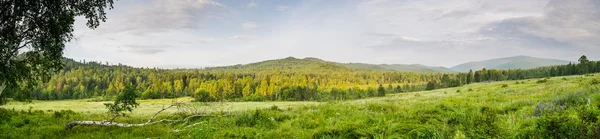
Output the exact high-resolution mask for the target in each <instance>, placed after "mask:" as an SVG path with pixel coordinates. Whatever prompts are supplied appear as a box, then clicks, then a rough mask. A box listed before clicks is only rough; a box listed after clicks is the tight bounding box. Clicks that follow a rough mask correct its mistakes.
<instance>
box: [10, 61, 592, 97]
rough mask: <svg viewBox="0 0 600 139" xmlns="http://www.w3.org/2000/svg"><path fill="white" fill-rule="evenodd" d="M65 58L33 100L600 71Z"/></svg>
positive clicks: (255, 93) (366, 86)
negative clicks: (176, 64) (257, 66)
mask: <svg viewBox="0 0 600 139" xmlns="http://www.w3.org/2000/svg"><path fill="white" fill-rule="evenodd" d="M63 62H64V63H65V65H66V66H65V68H64V70H62V71H61V72H59V73H57V74H56V75H54V76H52V78H51V79H50V80H49V82H47V83H44V84H42V85H40V86H34V87H32V88H33V90H32V91H23V92H29V94H28V95H30V97H31V98H34V99H42V100H57V99H80V98H91V97H106V98H110V97H114V96H117V95H118V93H119V92H121V91H122V90H123V89H124V88H125V85H128V84H132V85H134V86H136V87H137V88H138V89H139V90H140V92H141V93H140V96H141V98H142V99H157V98H175V97H182V96H192V97H194V98H196V100H197V101H264V100H285V101H303V100H316V101H326V100H346V99H360V98H365V97H374V96H381V95H382V94H381V93H380V92H385V93H388V94H389V93H403V92H413V91H422V90H433V89H438V88H447V87H456V86H461V85H465V84H469V79H471V82H470V83H478V82H494V81H503V80H521V79H530V78H545V77H553V76H564V75H576V74H587V73H595V72H599V71H600V64H598V62H595V61H589V62H586V63H585V64H586V66H585V68H586V69H587V70H581V68H584V66H581V65H582V64H581V63H579V64H567V65H557V66H548V67H540V68H535V69H510V70H496V69H482V70H477V71H473V72H469V73H453V74H444V73H427V74H424V73H404V72H384V71H365V70H328V71H321V70H316V71H314V72H311V71H310V70H309V69H303V68H300V67H296V68H300V69H287V70H279V69H276V68H267V69H265V70H257V71H254V70H252V71H245V70H243V69H234V70H229V69H227V68H224V69H219V70H217V69H193V70H181V69H179V70H164V69H156V68H152V69H149V68H132V67H129V66H124V65H120V64H118V65H107V64H104V63H103V62H102V64H101V63H100V62H87V63H84V62H75V61H73V60H70V59H65V60H64V61H63ZM274 63H278V62H274ZM315 65H316V64H315ZM309 67H310V68H314V67H313V66H309ZM384 84H387V87H384V86H383V85H384ZM380 85H381V87H379V86H380ZM394 86H395V87H394ZM380 90H383V91H380ZM11 92H12V91H11ZM25 94H26V93H25ZM11 97H13V98H18V97H19V96H17V95H11Z"/></svg>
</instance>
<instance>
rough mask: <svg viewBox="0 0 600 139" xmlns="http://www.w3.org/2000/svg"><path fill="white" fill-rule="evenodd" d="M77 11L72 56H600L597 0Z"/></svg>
mask: <svg viewBox="0 0 600 139" xmlns="http://www.w3.org/2000/svg"><path fill="white" fill-rule="evenodd" d="M107 17H108V19H107V21H106V22H104V23H102V24H101V25H100V27H98V28H96V29H89V28H88V27H87V26H85V22H86V20H85V18H83V17H77V19H76V22H75V25H74V28H75V29H74V32H73V35H74V37H75V39H74V40H72V41H71V42H69V43H67V45H66V48H65V52H64V55H65V57H69V58H73V59H75V60H84V59H85V60H86V61H100V62H108V63H111V64H117V63H122V64H125V65H130V66H134V67H160V68H201V67H210V66H225V65H234V64H245V63H252V62H259V61H263V60H269V59H280V58H285V57H290V56H292V57H297V58H304V57H316V58H320V59H323V60H327V61H335V62H344V63H347V62H362V63H373V64H384V63H385V64H424V65H429V66H445V67H452V66H455V65H458V64H462V63H465V62H470V61H481V60H487V59H493V58H500V57H509V56H517V55H527V56H534V57H542V58H553V59H563V60H570V61H576V60H577V59H578V58H579V56H581V55H587V56H588V58H589V59H593V60H600V1H598V0H356V1H352V0H348V1H345V0H344V1H341V0H340V1H338V0H226V1H217V0H214V1H213V0H121V1H116V2H115V4H114V9H112V10H110V11H107Z"/></svg>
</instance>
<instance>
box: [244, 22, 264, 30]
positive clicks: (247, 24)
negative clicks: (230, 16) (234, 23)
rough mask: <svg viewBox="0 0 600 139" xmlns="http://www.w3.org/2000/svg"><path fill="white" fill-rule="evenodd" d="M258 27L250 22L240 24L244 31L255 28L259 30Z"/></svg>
mask: <svg viewBox="0 0 600 139" xmlns="http://www.w3.org/2000/svg"><path fill="white" fill-rule="evenodd" d="M259 27H260V26H258V25H257V24H256V23H254V22H250V21H246V22H244V23H242V28H244V30H252V29H255V28H259Z"/></svg>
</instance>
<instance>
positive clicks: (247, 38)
mask: <svg viewBox="0 0 600 139" xmlns="http://www.w3.org/2000/svg"><path fill="white" fill-rule="evenodd" d="M231 39H236V40H255V39H258V36H253V35H234V36H233V37H231Z"/></svg>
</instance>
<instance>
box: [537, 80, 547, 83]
mask: <svg viewBox="0 0 600 139" xmlns="http://www.w3.org/2000/svg"><path fill="white" fill-rule="evenodd" d="M546 82H548V80H547V79H542V80H538V81H537V82H535V83H546Z"/></svg>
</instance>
